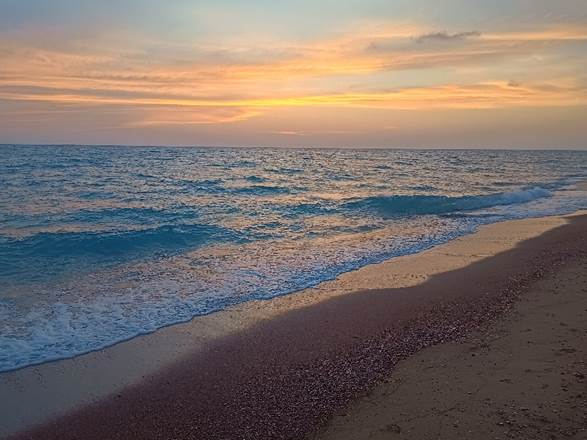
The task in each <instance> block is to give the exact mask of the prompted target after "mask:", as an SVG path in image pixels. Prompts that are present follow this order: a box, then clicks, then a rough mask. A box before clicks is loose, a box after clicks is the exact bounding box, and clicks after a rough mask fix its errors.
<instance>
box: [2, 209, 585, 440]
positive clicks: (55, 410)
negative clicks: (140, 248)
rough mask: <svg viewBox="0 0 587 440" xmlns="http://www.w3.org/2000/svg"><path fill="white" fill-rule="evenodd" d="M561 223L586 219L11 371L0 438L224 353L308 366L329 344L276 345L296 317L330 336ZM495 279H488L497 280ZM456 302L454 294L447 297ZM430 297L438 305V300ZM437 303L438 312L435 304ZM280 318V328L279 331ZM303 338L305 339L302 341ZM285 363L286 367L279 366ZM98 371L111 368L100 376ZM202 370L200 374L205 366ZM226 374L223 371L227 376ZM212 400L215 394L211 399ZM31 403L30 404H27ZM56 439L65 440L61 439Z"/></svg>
mask: <svg viewBox="0 0 587 440" xmlns="http://www.w3.org/2000/svg"><path fill="white" fill-rule="evenodd" d="M565 218H570V219H573V218H574V219H575V220H573V221H574V222H577V221H579V222H581V220H577V219H581V218H582V217H580V216H579V215H572V216H565V217H546V218H540V219H525V220H514V221H509V222H502V223H497V224H493V225H488V226H484V227H482V228H480V230H479V231H478V232H476V233H474V234H472V235H467V236H464V237H460V238H457V239H455V240H453V241H451V242H449V243H447V244H444V245H440V246H437V247H434V248H432V249H429V250H427V251H424V252H422V253H419V254H415V255H409V256H405V257H398V258H394V259H392V260H388V261H386V262H383V263H379V264H375V265H370V266H365V267H363V268H361V269H359V270H357V271H353V272H348V273H345V274H343V275H341V276H340V277H339V278H337V279H336V280H334V281H327V282H324V283H322V284H321V285H319V286H317V287H316V288H312V289H306V290H304V291H301V292H298V293H293V294H290V295H287V296H283V297H278V298H275V299H272V300H267V301H254V302H251V303H246V304H242V305H240V306H236V307H233V308H230V309H227V310H225V311H223V312H218V313H215V314H211V315H207V316H204V317H199V318H195V319H194V320H192V321H190V322H188V323H186V324H177V325H174V326H171V327H166V328H164V329H161V330H159V331H157V332H155V333H152V334H150V335H146V336H141V337H138V338H134V339H131V340H129V341H126V342H122V343H119V344H116V345H115V346H112V347H109V348H107V349H104V350H100V351H98V352H91V353H89V354H87V355H82V356H78V357H76V358H72V359H66V360H62V361H55V362H52V363H49V364H41V365H39V366H36V367H27V368H24V369H21V370H17V371H14V372H8V373H0V390H1V391H2V392H3V394H4V395H8V396H11V397H12V398H10V399H5V400H6V402H5V404H4V405H3V406H4V408H0V410H2V412H3V413H4V414H7V415H8V416H7V417H8V419H7V420H8V421H6V420H5V421H4V422H3V423H4V426H0V435H6V434H10V433H15V432H18V431H21V430H22V429H26V428H29V427H31V426H33V425H35V424H37V423H41V422H43V421H46V420H48V419H53V418H55V417H57V416H59V415H61V414H63V413H65V412H68V411H72V410H74V409H77V408H79V409H80V412H79V413H78V414H77V415H71V416H69V420H70V421H71V418H72V417H73V418H75V419H77V420H79V419H80V418H83V417H84V416H83V415H82V414H84V411H85V414H87V413H88V411H89V412H92V411H94V412H95V411H100V410H101V411H104V404H105V402H106V400H103V399H105V398H107V397H108V396H113V395H114V397H108V399H110V400H112V399H118V400H120V399H125V400H126V398H128V399H130V400H129V401H128V402H127V403H128V404H129V405H127V407H132V405H133V404H131V401H133V402H136V401H137V399H139V400H140V399H141V397H137V396H140V395H141V390H143V391H144V390H145V389H146V388H148V387H153V386H155V387H156V386H157V385H156V384H157V383H160V382H161V380H164V381H165V380H166V379H162V378H163V377H169V376H170V373H169V372H170V371H174V372H178V371H183V372H185V370H186V369H191V370H192V371H193V369H194V362H196V363H201V362H203V363H202V364H201V365H200V366H202V367H205V365H204V364H205V363H206V361H207V362H209V364H208V367H210V366H213V365H214V362H213V361H214V359H216V361H218V360H219V359H222V358H223V357H225V356H226V355H225V353H224V351H225V350H227V351H228V353H233V355H235V356H236V355H238V356H237V357H236V358H233V361H235V359H245V358H247V356H248V357H252V359H251V361H252V362H257V365H258V366H259V369H260V370H261V371H263V370H264V369H265V366H264V364H263V362H261V363H259V362H260V360H261V358H263V356H265V358H264V360H265V361H267V360H269V361H270V362H271V363H273V364H275V365H276V366H278V367H280V368H281V367H284V366H285V367H286V368H285V370H287V368H289V366H290V364H291V363H292V362H293V363H300V362H301V363H305V362H310V363H311V362H313V361H315V360H316V359H319V358H321V356H322V355H324V354H327V355H330V354H329V352H330V351H332V349H331V347H330V346H328V344H320V343H318V342H316V341H314V342H313V343H312V344H310V345H311V347H310V348H309V349H308V347H302V346H300V347H299V348H300V351H299V352H298V353H296V356H294V357H295V359H294V358H291V356H289V355H288V353H286V352H284V351H283V349H279V348H278V346H279V344H278V342H279V341H277V339H279V337H282V338H283V339H282V342H283V341H287V340H288V336H291V334H292V331H293V330H295V331H294V332H293V334H297V337H298V338H299V337H300V334H301V335H303V334H304V331H307V330H305V329H304V328H300V327H299V323H300V322H301V321H300V319H302V318H303V319H304V320H305V319H307V318H308V315H309V316H310V317H311V319H313V320H314V321H312V322H315V325H316V328H320V329H321V330H323V331H329V330H328V329H325V328H323V327H324V325H323V324H320V321H321V319H323V316H324V315H320V313H323V312H325V311H326V312H327V313H330V314H329V315H328V316H329V317H331V318H332V319H333V320H336V319H337V314H338V313H340V312H341V311H342V312H344V311H345V310H346V311H347V312H348V310H349V307H351V306H352V307H356V306H357V305H361V306H363V307H366V310H370V311H371V312H375V311H376V310H374V309H373V308H372V307H373V304H364V303H366V302H371V303H373V302H376V301H379V299H377V297H378V296H379V297H382V296H384V295H377V292H378V289H379V290H380V291H387V293H389V290H391V289H394V290H396V291H399V290H402V289H403V290H406V291H407V290H410V289H412V290H413V289H416V288H417V286H422V285H425V284H427V283H430V282H434V280H435V277H436V278H437V277H441V276H442V274H446V273H450V272H449V271H453V272H458V271H459V270H461V271H462V270H466V268H468V267H471V266H474V265H475V264H477V265H479V264H482V262H483V261H488V260H491V258H492V256H495V255H496V254H500V253H504V252H508V251H510V252H511V251H512V250H515V249H516V246H517V245H519V244H520V243H521V242H523V241H525V240H529V239H530V240H531V239H533V238H534V237H537V236H541V235H543V234H548V233H549V232H550V233H552V231H556V230H557V229H555V228H558V227H560V226H562V225H564V224H565V223H566V220H565ZM500 234H501V235H500ZM528 252H530V251H528ZM439 257H442V258H439ZM498 281H499V280H497V281H495V280H494V282H496V283H497V282H498ZM366 287H368V288H369V291H367V292H365V291H364V289H365V288H366ZM359 291H363V292H362V294H361V295H354V294H352V293H353V292H359ZM379 293H384V292H379ZM395 293H399V292H395ZM349 294H350V295H349ZM385 296H389V295H385ZM400 296H401V298H400ZM367 297H369V299H367ZM373 298H376V299H375V300H374V299H373ZM398 298H400V299H398ZM430 298H431V297H430V292H427V293H422V294H420V295H413V292H410V296H409V297H408V295H406V294H405V293H404V294H403V295H399V296H398V297H397V298H394V301H392V303H393V304H388V301H384V304H382V306H385V307H387V309H386V310H387V311H388V312H390V310H391V309H389V307H392V311H393V313H395V317H396V319H397V322H403V321H402V320H405V318H406V316H408V315H415V314H417V313H422V310H420V309H419V308H420V307H421V306H422V305H424V304H426V305H427V306H429V305H430V304H432V303H426V301H429V300H430ZM458 298H459V296H458V295H457V296H455V297H454V298H452V299H454V300H456V299H458ZM443 299H444V300H447V299H451V297H450V295H449V296H444V297H443ZM424 300H425V301H424ZM436 300H437V298H435V301H436ZM418 301H421V302H418ZM332 303H341V304H343V305H340V304H339V305H336V306H334V307H333V306H332ZM352 303H354V304H352ZM345 304H346V305H345ZM434 304H435V305H438V303H437V302H434ZM329 309H332V310H329ZM334 309H336V313H334V314H333V312H334ZM355 311H356V310H355ZM416 312H417V313H416ZM345 313H346V312H345ZM302 315H306V316H302ZM344 316H345V318H344V319H346V321H345V323H346V324H348V323H352V322H353V319H352V318H353V317H352V316H348V314H346V315H344ZM300 317H301V318H300ZM378 319H379V321H378V322H377V325H370V324H369V325H368V327H369V328H362V329H361V328H355V329H353V331H354V332H355V333H356V334H353V335H349V333H348V331H343V330H341V329H339V330H340V334H339V335H338V334H336V332H335V333H333V334H331V336H330V337H331V338H332V339H331V340H330V341H329V343H332V347H337V350H338V354H340V353H343V352H349V350H351V349H354V348H355V346H356V345H360V344H357V343H356V340H359V341H361V342H363V341H365V340H369V339H370V338H371V339H372V338H374V337H376V336H378V334H379V333H378V332H380V331H383V330H386V329H387V328H389V316H387V317H384V316H380V317H379V318H378ZM296 320H297V321H296ZM278 321H280V322H279V323H278V324H276V322H278ZM296 322H297V323H296ZM394 322H395V321H394ZM366 324H368V323H365V322H363V323H361V325H366ZM335 325H340V324H335ZM267 326H268V327H269V328H271V329H272V330H278V336H275V337H274V336H272V338H273V339H271V338H270V339H271V341H266V342H269V344H268V346H269V347H273V348H274V349H275V348H277V351H268V349H266V348H263V347H259V342H255V344H253V347H254V348H255V349H259V348H261V349H260V350H258V352H257V354H256V355H252V354H251V352H252V351H253V350H252V349H251V339H250V338H251V337H252V336H254V337H255V338H260V341H263V340H264V336H263V332H261V329H265V330H266V327H267ZM296 326H297V327H296ZM296 332H297V333H296ZM331 333H332V332H331ZM243 335H248V336H246V337H248V338H249V339H248V340H247V339H246V337H245V336H243ZM306 336H311V335H308V334H306ZM243 337H245V340H247V343H248V345H246V346H247V347H249V348H248V349H237V350H236V351H235V346H237V345H235V344H236V342H241V343H242V342H243V339H242V338H243ZM239 338H240V339H239ZM300 342H302V341H300ZM306 342H307V341H306ZM271 344H273V345H271ZM286 345H287V344H286ZM230 350H233V351H230ZM247 350H248V351H247ZM276 355H277V358H276ZM281 357H282V358H283V359H281ZM326 358H328V356H327V357H326ZM326 358H325V359H326ZM281 361H287V362H284V363H283V365H279V364H280V362H281ZM188 365H189V366H188ZM275 365H274V366H275ZM331 367H332V365H331ZM104 368H107V369H109V370H110V371H109V372H100V371H101V370H103V369H104ZM182 368H183V370H182ZM233 368H236V366H233ZM228 370H230V368H228ZM198 371H205V368H202V369H201V370H198ZM233 372H234V370H233ZM225 373H227V374H228V371H225ZM253 373H254V372H253ZM253 373H251V374H252V376H255V374H253ZM210 374H212V376H214V375H215V374H216V376H214V377H217V378H218V377H219V376H218V375H217V373H214V372H213V371H210ZM89 379H91V380H89ZM64 381H68V382H69V383H68V387H66V389H65V390H62V385H63V384H64ZM88 382H91V383H88ZM57 389H59V390H61V391H60V392H59V393H57V394H56V393H55V390H57ZM120 390H123V391H122V393H121V394H120V396H122V397H120V398H119V397H117V393H118V392H119V391H120ZM211 394H213V393H212V392H211ZM143 398H144V395H143ZM133 399H134V400H133ZM349 399H350V398H349ZM8 401H10V406H8ZM33 402H34V403H35V404H36V407H34V405H32V403H33ZM90 403H93V404H94V406H92V407H88V408H84V406H85V405H88V404H90ZM31 407H32V408H31ZM100 408H101V409H100ZM24 409H28V410H29V411H28V412H27V413H26V414H27V416H28V418H27V417H24V418H23V417H22V416H23V415H24V414H25V413H23V411H24ZM200 409H201V408H200ZM66 419H68V417H67V416H66V418H65V419H61V420H66ZM59 423H60V422H59V420H57V422H56V423H54V424H51V426H53V429H58V428H57V426H58V425H59ZM3 430H4V431H3ZM61 434H62V435H63V433H61ZM33 438H34V437H33ZM38 438H44V437H38ZM62 438H66V437H62ZM126 438H132V437H126ZM209 438H213V437H209ZM251 438H258V437H251ZM276 438H282V437H276ZM283 438H285V437H283Z"/></svg>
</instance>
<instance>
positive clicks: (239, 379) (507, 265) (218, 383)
mask: <svg viewBox="0 0 587 440" xmlns="http://www.w3.org/2000/svg"><path fill="white" fill-rule="evenodd" d="M586 252H587V216H580V217H574V218H572V219H570V223H569V224H568V225H565V226H562V227H559V228H557V229H554V230H552V231H549V232H547V233H545V234H544V235H542V236H540V237H538V238H535V239H531V240H528V241H526V242H524V243H522V244H521V245H520V246H517V247H516V248H514V249H511V250H509V251H506V252H504V253H501V254H499V255H497V256H495V257H492V258H488V259H485V260H481V261H479V262H476V263H474V264H471V265H470V266H467V267H465V268H463V269H459V270H455V271H452V272H447V273H443V274H440V275H436V276H434V277H432V278H430V279H429V280H428V281H427V282H425V283H423V284H420V285H416V286H413V287H408V288H398V289H384V290H369V291H365V292H362V293H361V294H356V295H344V296H339V297H335V298H333V299H330V300H327V301H325V302H322V303H318V304H316V305H313V306H311V307H308V308H304V309H299V310H293V311H291V312H288V313H286V314H284V315H281V316H279V317H277V318H275V319H271V320H267V321H263V322H260V323H259V324H257V325H256V326H254V327H252V328H250V329H248V330H245V331H243V332H241V333H239V334H236V335H233V336H229V337H226V338H223V339H221V340H219V341H217V342H215V343H213V344H211V345H210V346H209V347H208V348H207V349H206V350H205V351H204V352H202V353H200V354H198V355H197V356H194V357H193V358H190V359H187V360H185V361H182V362H180V363H178V364H177V365H175V366H174V367H172V368H168V369H166V370H165V371H163V372H161V373H160V374H158V375H155V376H154V377H152V378H148V379H147V380H146V381H145V382H144V383H142V384H140V385H138V386H134V387H130V388H128V389H126V390H124V391H123V392H121V393H120V394H118V395H116V396H113V397H112V398H109V399H106V400H104V401H102V402H99V403H97V404H95V405H92V406H90V407H86V408H82V409H80V410H78V411H76V412H73V413H71V414H68V415H67V416H64V417H61V418H59V419H57V420H54V421H52V422H50V423H47V424H45V425H43V426H40V427H38V428H36V429H34V430H32V431H30V432H28V433H25V434H21V435H20V436H19V437H17V438H32V439H62V440H64V439H100V440H103V439H155V438H157V439H184V438H185V439H187V438H190V439H210V440H213V439H302V438H304V437H307V436H309V435H311V434H312V433H313V432H315V431H316V430H317V429H319V428H321V427H323V426H325V424H326V422H327V421H328V420H329V419H330V418H331V417H332V416H333V415H334V414H336V413H337V412H339V411H341V410H342V409H344V408H346V407H347V406H348V405H349V404H350V403H351V402H353V401H354V399H356V398H357V397H359V396H361V395H364V394H365V393H366V392H367V391H369V390H371V389H372V388H373V387H374V386H375V385H376V384H378V383H381V382H382V381H384V380H385V379H386V378H387V377H388V375H389V373H390V371H391V370H392V368H393V367H394V366H395V365H396V364H397V363H398V362H399V361H401V360H402V359H405V358H406V357H407V356H409V355H411V354H414V353H416V352H417V351H419V350H421V349H422V348H424V347H427V346H430V345H432V344H437V343H442V342H446V341H449V340H453V339H455V338H459V337H462V336H463V335H466V334H467V333H469V332H471V331H475V330H478V329H479V328H480V326H483V325H486V324H487V323H489V322H490V321H491V320H492V318H495V317H496V316H499V315H500V314H502V313H503V312H504V311H506V310H508V309H510V308H511V306H512V304H513V303H514V301H515V300H516V298H517V297H518V296H519V295H520V294H522V293H525V292H527V291H528V290H530V288H531V287H532V286H533V285H534V284H535V283H536V280H538V279H541V278H543V277H544V276H546V275H548V274H551V273H553V272H556V271H557V270H559V269H560V267H561V265H563V264H575V262H577V261H580V259H581V258H585V253H586ZM582 330H583V329H582ZM414 386H415V385H414Z"/></svg>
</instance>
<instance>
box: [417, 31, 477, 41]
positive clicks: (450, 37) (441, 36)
mask: <svg viewBox="0 0 587 440" xmlns="http://www.w3.org/2000/svg"><path fill="white" fill-rule="evenodd" d="M480 36H481V32H478V31H469V32H458V33H455V34H449V33H448V32H446V31H442V32H431V33H429V34H424V35H420V36H418V37H416V38H415V40H416V41H417V42H418V43H425V42H427V41H459V40H465V39H467V38H473V37H480Z"/></svg>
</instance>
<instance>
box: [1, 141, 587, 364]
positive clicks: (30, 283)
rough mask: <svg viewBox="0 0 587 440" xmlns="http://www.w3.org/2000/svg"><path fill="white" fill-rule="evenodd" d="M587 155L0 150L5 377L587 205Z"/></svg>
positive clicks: (62, 148) (182, 149)
mask: <svg viewBox="0 0 587 440" xmlns="http://www.w3.org/2000/svg"><path fill="white" fill-rule="evenodd" d="M585 180H587V152H585V151H584V152H581V151H505V150H499V151H497V150H411V149H394V150H385V149H371V150H367V149H336V148H332V149H288V148H210V147H209V148H204V147H193V148H191V147H190V148H188V147H124V146H77V145H66V146H65V145H64V146H50V145H34V146H33V145H29V146H18V145H2V146H0V371H9V370H14V369H19V368H22V367H26V366H29V365H34V364H39V363H43V362H48V361H53V360H57V359H63V358H69V357H73V356H76V355H79V354H82V353H87V352H90V351H94V350H99V349H101V348H104V347H107V346H110V345H113V344H116V343H117V342H120V341H124V340H128V339H131V338H134V337H136V336H139V335H144V334H147V333H150V332H153V331H155V330H157V329H159V328H161V327H164V326H169V325H172V324H175V323H179V322H185V321H188V320H191V319H193V318H195V317H197V316H201V315H205V314H209V313H212V312H215V311H219V310H222V309H225V308H227V307H230V306H232V305H235V304H239V303H243V302H245V301H251V300H265V299H270V298H273V297H277V296H280V295H287V294H290V293H292V292H295V291H298V290H301V289H304V288H307V287H311V286H315V285H317V284H319V283H320V282H322V281H325V280H331V279H334V278H336V277H337V276H339V275H340V274H342V273H344V272H348V271H352V270H355V269H358V268H360V267H362V266H365V265H368V264H373V263H378V262H381V261H384V260H388V259H393V258H394V257H398V256H401V255H406V254H414V253H417V252H421V251H423V250H425V249H429V248H431V247H433V246H436V245H439V244H441V243H445V242H447V241H450V240H452V239H454V238H456V237H460V236H463V235H465V234H470V233H472V232H474V231H475V230H476V229H477V228H479V227H480V226H482V225H486V224H490V223H496V222H501V221H504V220H509V219H522V218H529V217H539V216H547V215H554V214H567V213H572V212H574V211H576V210H579V209H585V208H587V192H585V191H582V190H581V189H580V188H581V185H579V186H578V184H580V182H584V181H585Z"/></svg>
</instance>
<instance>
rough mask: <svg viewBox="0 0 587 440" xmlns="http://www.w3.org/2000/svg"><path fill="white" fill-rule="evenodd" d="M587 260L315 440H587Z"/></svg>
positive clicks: (389, 385) (427, 354)
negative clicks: (563, 439)
mask: <svg viewBox="0 0 587 440" xmlns="http://www.w3.org/2000/svg"><path fill="white" fill-rule="evenodd" d="M586 323H587V259H585V258H583V259H582V260H581V261H578V262H575V263H573V264H570V265H568V266H566V267H562V268H561V270H560V272H557V273H556V274H555V275H553V276H551V277H549V278H548V279H546V280H543V281H541V282H538V283H536V284H535V285H533V286H532V288H531V289H530V290H529V292H527V294H526V295H524V297H523V299H522V300H521V301H520V302H519V303H517V304H516V306H515V308H514V309H513V310H512V311H511V312H510V313H508V314H507V315H506V317H505V318H504V319H501V320H499V322H497V323H496V324H494V325H491V326H490V327H489V328H488V329H486V330H485V331H483V332H478V333H475V334H474V335H469V336H467V337H466V338H464V340H462V341H459V342H458V343H448V344H440V345H436V346H434V347H430V348H427V349H425V350H423V351H421V352H419V353H418V354H416V355H414V356H413V357H411V358H409V359H407V360H405V361H403V362H401V363H400V364H399V365H398V366H397V368H396V370H395V371H394V372H393V374H392V375H390V376H389V377H388V378H387V379H386V381H385V383H383V384H381V385H379V386H378V387H377V388H376V389H375V390H373V391H372V392H371V393H369V394H368V396H366V397H363V398H362V399H360V400H359V401H357V402H356V403H354V404H352V405H351V406H350V408H348V409H347V410H345V411H344V412H343V413H340V414H338V415H337V416H336V417H335V418H334V419H333V420H332V422H331V423H330V424H329V426H328V427H327V429H325V430H324V432H322V433H321V434H320V435H318V436H316V437H315V440H363V439H365V440H367V439H370V440H389V439H396V438H397V439H406V440H408V439H418V440H425V439H447V440H448V439H456V438H460V439H479V440H483V439H488V440H489V439H491V440H496V439H510V438H512V439H545V440H546V439H558V438H561V439H562V438H568V439H577V440H579V439H587V381H586V379H585V376H586V375H587V327H586Z"/></svg>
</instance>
